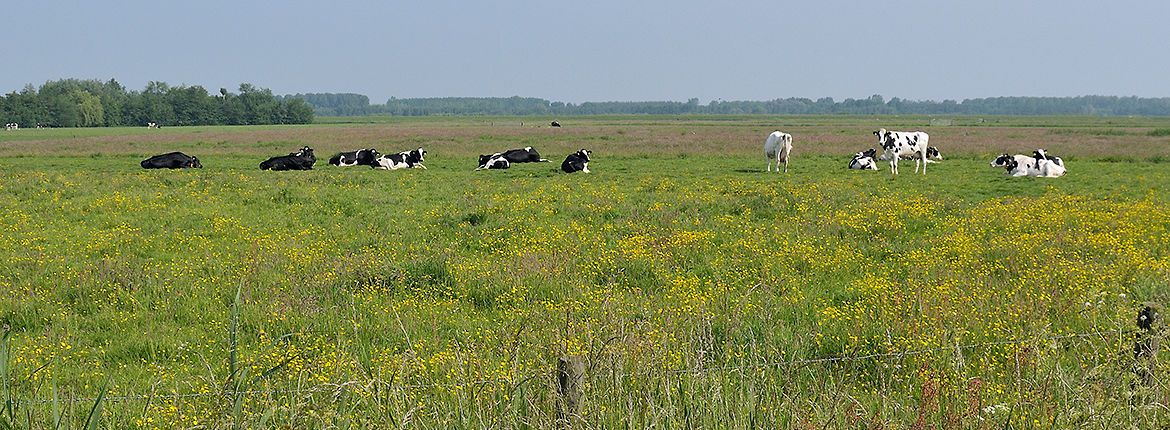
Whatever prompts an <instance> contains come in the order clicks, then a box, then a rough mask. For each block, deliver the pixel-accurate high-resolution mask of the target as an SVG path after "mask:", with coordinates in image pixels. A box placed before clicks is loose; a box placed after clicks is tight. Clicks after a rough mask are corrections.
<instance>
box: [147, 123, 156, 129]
mask: <svg viewBox="0 0 1170 430" xmlns="http://www.w3.org/2000/svg"><path fill="white" fill-rule="evenodd" d="M146 128H158V123H154V122H148V123H146Z"/></svg>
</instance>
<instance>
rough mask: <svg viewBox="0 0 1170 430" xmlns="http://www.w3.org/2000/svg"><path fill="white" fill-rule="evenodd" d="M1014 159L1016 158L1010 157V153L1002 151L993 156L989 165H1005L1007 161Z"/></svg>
mask: <svg viewBox="0 0 1170 430" xmlns="http://www.w3.org/2000/svg"><path fill="white" fill-rule="evenodd" d="M1015 160H1016V159H1015V157H1012V156H1011V155H1008V154H1007V153H1003V154H1000V155H999V156H998V157H995V159H994V160H991V167H1007V165H1008V163H1009V162H1012V161H1015Z"/></svg>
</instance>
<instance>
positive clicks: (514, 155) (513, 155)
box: [475, 146, 548, 170]
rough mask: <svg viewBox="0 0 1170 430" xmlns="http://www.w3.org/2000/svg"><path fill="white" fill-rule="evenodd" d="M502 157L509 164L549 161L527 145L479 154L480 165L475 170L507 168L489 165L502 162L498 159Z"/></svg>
mask: <svg viewBox="0 0 1170 430" xmlns="http://www.w3.org/2000/svg"><path fill="white" fill-rule="evenodd" d="M501 158H502V159H504V160H505V161H507V162H508V165H511V163H538V162H540V163H547V162H548V160H547V159H544V158H540V153H539V152H536V150H535V149H532V147H531V146H526V147H524V148H523V149H509V150H507V151H504V152H497V153H495V154H492V155H480V156H479V167H477V168H476V169H475V170H480V169H507V167H491V166H489V164H502V163H500V162H499V161H497V160H498V159H501Z"/></svg>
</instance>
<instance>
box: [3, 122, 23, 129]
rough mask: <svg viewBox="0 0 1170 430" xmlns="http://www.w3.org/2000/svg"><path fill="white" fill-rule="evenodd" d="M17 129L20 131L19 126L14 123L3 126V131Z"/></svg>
mask: <svg viewBox="0 0 1170 430" xmlns="http://www.w3.org/2000/svg"><path fill="white" fill-rule="evenodd" d="M19 129H20V124H17V123H15V122H10V123H7V124H4V130H5V131H11V130H19Z"/></svg>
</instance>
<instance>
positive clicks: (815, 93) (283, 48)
mask: <svg viewBox="0 0 1170 430" xmlns="http://www.w3.org/2000/svg"><path fill="white" fill-rule="evenodd" d="M3 9H4V16H3V17H2V18H0V41H2V43H0V44H2V45H3V46H4V47H5V50H6V51H7V52H8V54H7V55H4V56H3V58H4V59H3V60H0V91H3V92H9V91H12V90H18V89H20V88H22V87H23V86H24V85H25V84H29V83H32V84H35V85H40V84H41V83H43V82H45V81H46V80H51V79H59V78H83V79H91V78H94V79H102V80H105V79H110V78H115V79H117V80H118V81H119V82H121V83H122V84H123V85H126V86H127V87H129V88H132V89H141V88H142V87H143V86H145V84H146V82H147V81H150V80H159V81H164V82H167V83H169V84H171V85H180V84H187V85H202V86H204V87H206V88H207V89H208V90H210V91H212V92H214V91H217V90H218V89H219V88H220V87H227V88H229V89H231V90H233V91H235V89H236V87H237V86H238V85H239V83H241V82H250V83H253V84H255V85H257V86H260V87H265V88H270V89H272V90H273V92H275V93H277V94H291V93H298V92H355V93H361V94H366V95H368V96H370V100H371V102H373V103H382V102H384V101H385V100H386V99H387V98H389V97H390V96H396V97H400V98H401V97H445V96H504V97H506V96H513V95H520V96H531V97H541V98H546V99H550V100H560V101H567V102H582V101H611V100H679V101H682V100H686V99H688V98H691V97H698V98H699V99H700V100H701V101H703V102H704V103H705V102H707V101H709V100H713V99H723V100H768V99H774V98H782V97H810V98H817V97H826V96H828V97H834V98H836V99H838V100H840V99H844V98H846V97H853V98H864V97H868V96H870V95H872V94H881V95H883V96H885V97H886V98H887V99H888V98H891V97H903V98H909V99H932V100H942V99H964V98H975V97H994V96H1075V95H1089V94H1093V95H1120V96H1129V95H1136V96H1142V97H1168V96H1170V54H1168V53H1170V25H1167V24H1166V23H1165V22H1166V20H1167V18H1168V17H1170V2H1161V1H1129V0H1119V1H1112V2H1082V1H1049V0H1041V1H998V0H993V1H977V2H975V1H967V2H959V1H897V0H895V1H882V2H873V1H833V0H829V1H800V2H787V1H741V2H709V1H693V0H675V1H640V2H634V1H610V0H598V1H579V0H578V1H523V0H504V1H495V2H474V1H448V0H425V1H417V2H397V1H390V2H373V1H349V0H337V1H330V2H310V1H279V2H278V1H263V2H261V1H246V0H245V1H219V0H212V1H191V2H177V1H165V0H163V1H158V0H155V1H152V2H145V1H109V2H91V1H73V0H67V1H26V0H16V1H6V2H4V6H3Z"/></svg>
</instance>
